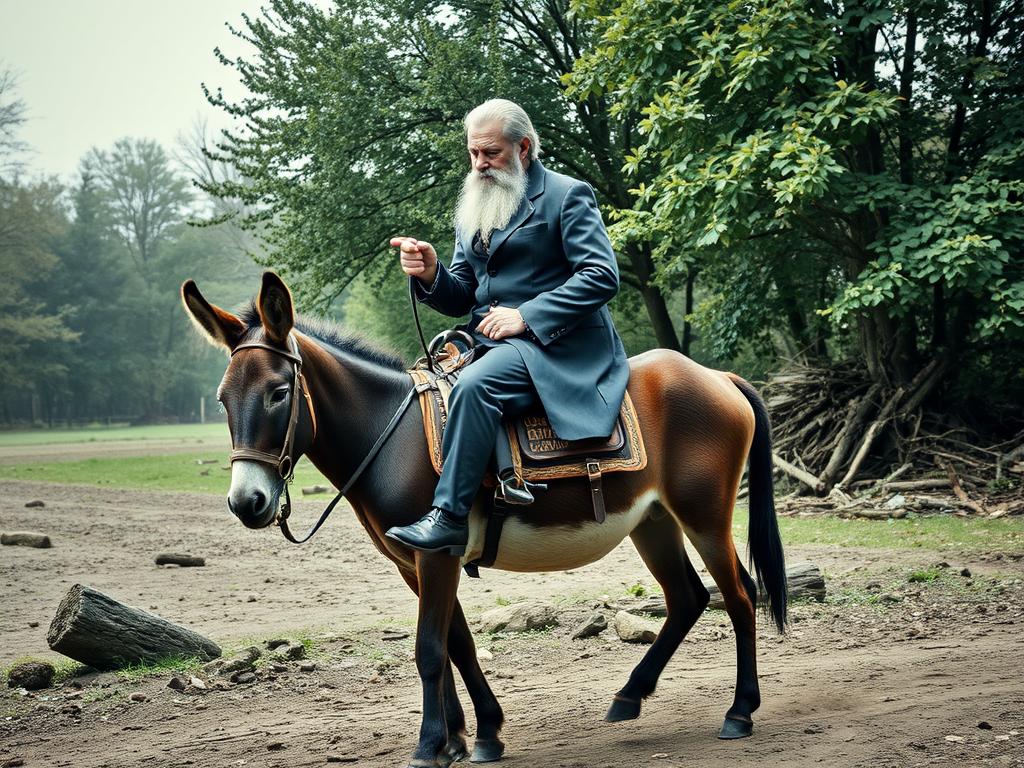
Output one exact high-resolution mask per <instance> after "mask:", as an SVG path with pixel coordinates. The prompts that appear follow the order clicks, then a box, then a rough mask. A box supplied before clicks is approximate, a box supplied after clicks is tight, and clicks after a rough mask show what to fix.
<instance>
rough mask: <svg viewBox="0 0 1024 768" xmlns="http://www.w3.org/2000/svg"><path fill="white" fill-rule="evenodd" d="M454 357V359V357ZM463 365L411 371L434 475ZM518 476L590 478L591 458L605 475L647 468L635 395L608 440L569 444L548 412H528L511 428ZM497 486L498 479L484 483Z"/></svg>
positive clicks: (626, 400)
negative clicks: (555, 428)
mask: <svg viewBox="0 0 1024 768" xmlns="http://www.w3.org/2000/svg"><path fill="white" fill-rule="evenodd" d="M453 357H454V355H453ZM459 372H460V371H459V367H458V366H457V365H454V366H453V367H449V366H442V372H441V374H440V375H437V374H433V373H431V372H430V371H428V370H426V369H425V368H421V367H416V368H412V369H410V370H409V371H408V373H409V375H410V376H411V377H412V379H413V382H414V383H415V385H416V389H417V390H418V391H419V403H420V410H421V411H422V413H423V431H424V433H425V437H426V440H427V452H428V453H429V454H430V462H431V464H432V465H433V467H434V471H435V472H436V473H437V474H438V475H440V474H441V466H442V461H441V440H442V437H443V434H444V426H445V422H446V421H447V417H448V399H449V397H450V395H451V391H452V387H453V386H455V382H456V380H457V378H458V374H459ZM505 427H506V431H507V434H508V435H509V444H510V447H511V452H512V461H513V465H514V468H515V471H516V474H517V475H519V476H520V477H522V478H523V479H524V480H530V481H535V482H541V481H544V480H558V479H561V478H566V477H587V476H588V473H587V464H586V461H587V459H597V460H599V462H600V469H601V471H602V472H631V471H636V470H640V469H643V468H644V467H646V466H647V452H646V449H645V448H644V441H643V436H642V435H641V433H640V424H639V422H638V421H637V417H636V411H635V410H634V408H633V401H632V400H631V399H630V397H629V393H628V392H627V393H626V394H625V397H624V398H623V400H622V409H621V411H620V412H619V419H618V421H617V422H616V426H615V429H614V430H613V432H612V434H611V436H609V437H608V438H596V439H591V440H575V441H568V440H562V439H560V438H558V437H557V436H556V435H555V434H554V431H553V430H552V429H551V426H550V424H549V423H548V420H547V417H546V416H544V415H543V413H542V412H538V413H529V414H524V415H523V416H521V417H519V418H517V419H515V420H513V421H512V422H511V423H508V422H506V424H505ZM484 484H485V485H488V486H492V487H493V486H494V485H495V479H494V477H493V475H491V474H489V475H488V477H487V478H485V480H484Z"/></svg>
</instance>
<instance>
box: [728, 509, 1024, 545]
mask: <svg viewBox="0 0 1024 768" xmlns="http://www.w3.org/2000/svg"><path fill="white" fill-rule="evenodd" d="M779 530H780V533H781V535H782V543H783V545H802V544H824V545H832V546H838V547H864V548H866V549H918V548H920V549H931V550H945V549H952V550H958V551H995V552H999V551H1009V552H1019V551H1020V550H1021V549H1022V548H1024V517H1021V516H1017V517H1003V518H999V519H996V520H989V519H985V518H980V519H979V518H968V517H957V516H955V515H934V516H921V515H913V514H911V515H908V516H907V517H905V518H904V519H902V520H891V519H890V520H865V519H860V518H852V519H846V518H839V517H829V516H820V517H817V516H816V517H804V518H800V517H780V518H779ZM733 535H734V537H735V538H736V541H737V542H740V543H741V542H744V541H746V539H747V511H746V509H745V508H737V509H736V514H735V517H734V522H733Z"/></svg>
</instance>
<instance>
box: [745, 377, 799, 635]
mask: <svg viewBox="0 0 1024 768" xmlns="http://www.w3.org/2000/svg"><path fill="white" fill-rule="evenodd" d="M731 378H732V382H733V384H735V385H736V387H737V388H738V389H739V390H740V392H742V393H743V396H744V397H746V398H747V401H748V402H749V403H750V406H751V407H752V408H753V409H754V440H753V443H752V444H751V446H750V455H749V457H748V459H749V462H750V469H749V472H748V473H747V483H748V485H749V487H750V496H749V499H750V505H749V507H750V521H749V532H748V534H747V536H748V543H747V548H748V551H749V556H750V568H751V570H752V571H754V572H755V573H756V575H757V582H758V584H759V585H760V587H759V590H758V591H759V593H760V594H763V595H765V596H767V598H768V605H767V609H768V613H770V614H771V617H772V619H773V620H774V621H775V626H776V627H778V628H779V632H785V631H786V620H787V619H786V604H787V602H788V600H789V591H788V588H787V585H786V555H785V553H784V552H783V551H782V539H781V537H780V536H779V521H778V519H777V518H776V516H775V492H774V487H773V486H774V484H773V481H772V432H771V429H772V427H771V422H770V420H769V418H768V408H767V406H765V403H764V400H763V399H762V398H761V395H760V394H758V391H757V390H756V389H754V387H753V386H752V385H751V384H750V383H749V382H747V381H744V380H743V379H741V378H740V377H739V376H733V377H731Z"/></svg>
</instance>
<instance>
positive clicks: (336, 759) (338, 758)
mask: <svg viewBox="0 0 1024 768" xmlns="http://www.w3.org/2000/svg"><path fill="white" fill-rule="evenodd" d="M327 762H328V763H357V762H359V758H358V757H356V756H354V755H328V756H327Z"/></svg>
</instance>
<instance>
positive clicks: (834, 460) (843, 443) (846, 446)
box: [821, 384, 882, 488]
mask: <svg viewBox="0 0 1024 768" xmlns="http://www.w3.org/2000/svg"><path fill="white" fill-rule="evenodd" d="M881 391H882V387H881V385H879V384H874V385H872V386H871V388H870V389H869V390H868V391H867V393H866V394H864V395H863V396H862V397H861V398H859V399H858V400H854V401H853V402H852V403H851V404H850V408H849V410H848V411H847V416H846V420H845V425H844V426H843V430H842V432H840V434H839V439H838V441H837V442H836V447H835V448H834V449H833V450H832V455H831V457H829V460H828V466H826V467H825V471H824V472H822V473H821V482H822V483H823V484H824V485H825V487H826V488H831V487H832V484H833V483H834V482H835V480H836V477H837V476H838V475H839V470H840V469H841V468H842V466H843V461H844V460H845V459H846V456H847V455H848V454H849V453H850V449H851V448H853V444H854V441H855V440H856V439H857V437H858V435H860V434H861V429H862V428H863V426H864V424H865V423H866V422H867V420H868V418H869V417H870V416H871V412H872V411H873V410H874V408H875V407H876V406H875V400H876V399H877V398H878V395H879V394H881Z"/></svg>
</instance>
